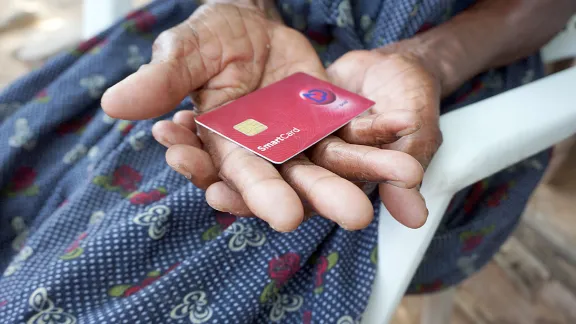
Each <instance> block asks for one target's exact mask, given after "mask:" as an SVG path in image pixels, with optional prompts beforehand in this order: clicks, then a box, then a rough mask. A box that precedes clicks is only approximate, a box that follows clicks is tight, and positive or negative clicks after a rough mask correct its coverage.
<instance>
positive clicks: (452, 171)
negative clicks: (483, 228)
mask: <svg viewBox="0 0 576 324" xmlns="http://www.w3.org/2000/svg"><path fill="white" fill-rule="evenodd" d="M575 85H576V68H572V69H569V70H566V71H564V72H560V73H557V74H555V75H552V76H549V77H546V78H544V79H542V80H539V81H536V82H533V83H530V84H528V85H525V86H522V87H519V88H517V89H514V90H510V91H508V92H505V93H503V94H500V95H497V96H494V97H492V98H489V99H486V100H483V101H481V102H478V103H475V104H472V105H469V106H467V107H464V108H462V109H458V110H456V111H453V112H451V113H448V114H446V115H443V116H442V118H441V119H440V127H441V129H442V133H443V135H444V143H443V144H442V146H441V147H440V149H439V150H438V153H437V154H436V156H435V157H434V159H433V161H432V163H431V164H430V166H429V168H428V170H427V172H426V174H425V177H424V182H423V185H422V194H423V195H424V197H425V198H426V201H427V204H428V210H429V211H430V215H429V218H428V221H427V223H426V224H425V225H424V226H423V227H422V228H420V229H417V230H412V229H409V228H406V227H404V226H402V225H400V224H399V223H398V222H396V220H394V219H393V218H392V216H391V215H390V214H389V213H388V211H387V210H386V209H385V208H382V210H381V213H380V223H379V237H378V271H377V273H376V278H375V282H374V287H373V293H372V295H371V297H370V301H369V303H368V308H367V310H366V312H365V314H364V317H363V322H364V323H387V322H388V321H389V320H390V318H391V316H392V315H393V314H394V311H395V310H396V307H397V305H398V303H399V302H400V300H401V298H402V296H403V295H404V293H405V291H406V288H407V286H408V284H409V283H410V280H411V279H412V276H413V275H414V273H415V271H416V269H417V267H418V265H419V263H420V261H421V260H422V257H423V255H424V253H425V251H426V249H427V247H428V245H429V244H430V241H431V239H432V237H433V235H434V233H435V231H436V228H437V227H438V224H439V223H440V220H441V219H442V216H443V215H444V212H445V211H446V207H447V206H448V203H449V202H450V199H451V198H452V196H453V195H454V193H456V192H457V191H458V190H460V189H462V188H464V187H466V186H468V185H470V184H472V183H474V182H476V181H478V180H480V179H483V178H485V177H487V176H489V175H492V174H494V173H496V172H498V171H500V170H502V169H504V168H506V167H507V166H510V165H512V164H514V163H516V162H519V161H521V160H523V159H525V158H527V157H530V156H532V155H534V154H536V153H538V152H540V151H542V150H544V149H546V148H547V147H550V146H553V145H554V144H555V143H558V142H560V141H561V140H563V139H565V138H567V137H569V136H570V135H572V134H574V133H576V87H575Z"/></svg>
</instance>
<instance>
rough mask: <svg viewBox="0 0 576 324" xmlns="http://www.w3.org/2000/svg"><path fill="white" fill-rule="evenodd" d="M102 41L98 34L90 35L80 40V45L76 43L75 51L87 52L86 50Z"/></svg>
mask: <svg viewBox="0 0 576 324" xmlns="http://www.w3.org/2000/svg"><path fill="white" fill-rule="evenodd" d="M102 41H103V39H102V38H100V37H98V36H95V37H92V38H90V39H89V40H87V41H85V42H82V43H81V44H80V45H78V47H77V48H76V50H75V52H77V53H80V54H84V53H87V52H88V51H90V50H91V49H93V48H94V47H96V46H97V45H98V44H100V43H101V42H102Z"/></svg>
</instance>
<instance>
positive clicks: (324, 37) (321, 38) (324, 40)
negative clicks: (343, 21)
mask: <svg viewBox="0 0 576 324" xmlns="http://www.w3.org/2000/svg"><path fill="white" fill-rule="evenodd" d="M306 34H307V35H308V38H310V39H311V40H313V41H314V42H316V43H317V44H319V45H326V44H329V43H330V41H332V36H330V35H328V34H326V33H321V32H318V31H314V30H309V31H307V32H306Z"/></svg>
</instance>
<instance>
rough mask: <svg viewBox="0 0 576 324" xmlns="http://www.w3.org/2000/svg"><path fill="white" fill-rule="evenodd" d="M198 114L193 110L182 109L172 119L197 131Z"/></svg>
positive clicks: (194, 131)
mask: <svg viewBox="0 0 576 324" xmlns="http://www.w3.org/2000/svg"><path fill="white" fill-rule="evenodd" d="M195 118H196V114H195V113H194V112H193V111H192V110H181V111H179V112H177V113H175V114H174V117H172V121H173V122H175V123H176V124H178V125H182V126H184V127H186V128H188V129H189V130H191V131H192V132H193V133H196V120H195Z"/></svg>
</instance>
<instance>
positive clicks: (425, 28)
mask: <svg viewBox="0 0 576 324" xmlns="http://www.w3.org/2000/svg"><path fill="white" fill-rule="evenodd" d="M432 27H434V24H432V23H424V24H423V25H422V26H421V27H420V29H418V31H416V34H420V33H423V32H426V31H428V30H430V29H432Z"/></svg>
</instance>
